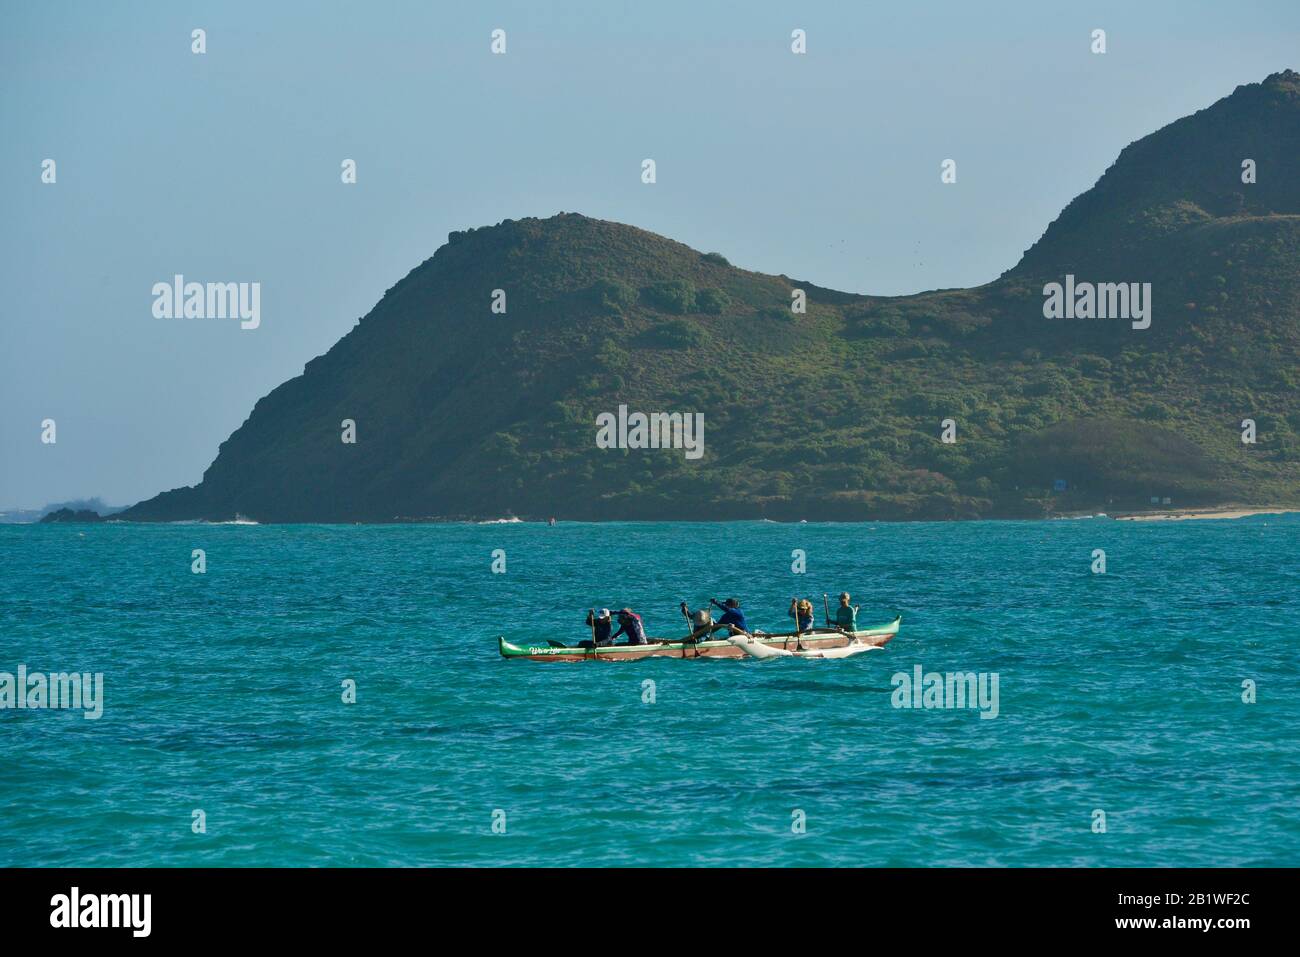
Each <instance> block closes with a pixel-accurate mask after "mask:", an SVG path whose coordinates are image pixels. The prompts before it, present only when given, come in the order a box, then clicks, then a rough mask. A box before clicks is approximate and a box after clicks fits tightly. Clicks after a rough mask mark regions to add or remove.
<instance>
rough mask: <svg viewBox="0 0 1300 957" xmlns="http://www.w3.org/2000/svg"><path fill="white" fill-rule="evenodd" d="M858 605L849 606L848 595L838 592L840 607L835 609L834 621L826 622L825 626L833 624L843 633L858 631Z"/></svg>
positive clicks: (844, 592)
mask: <svg viewBox="0 0 1300 957" xmlns="http://www.w3.org/2000/svg"><path fill="white" fill-rule="evenodd" d="M860 607H861V606H860V605H850V604H849V593H848V592H846V591H842V592H840V607H838V608H836V609H835V621H834V622H830V621H828V622H827V623H826V624H828V625H829V624H835V625H838V626H839V627H840V629H841V630H843V631H857V630H858V608H860Z"/></svg>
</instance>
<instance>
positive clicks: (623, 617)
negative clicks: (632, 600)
mask: <svg viewBox="0 0 1300 957" xmlns="http://www.w3.org/2000/svg"><path fill="white" fill-rule="evenodd" d="M619 635H627V643H628V644H629V645H645V644H649V642H648V641H647V640H646V636H645V626H644V625H643V624H642V623H641V616H640V615H638V614H637V613H636V612H634V611H633V610H632V609H631V608H620V609H619V610H618V631H616V632H614V634H612V635H611V636H610V641H613V640H614V639H615V638H617V637H618V636H619Z"/></svg>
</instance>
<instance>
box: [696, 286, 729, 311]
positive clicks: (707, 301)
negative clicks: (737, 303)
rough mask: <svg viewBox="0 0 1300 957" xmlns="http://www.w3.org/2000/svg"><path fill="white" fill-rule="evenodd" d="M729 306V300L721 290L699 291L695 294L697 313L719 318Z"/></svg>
mask: <svg viewBox="0 0 1300 957" xmlns="http://www.w3.org/2000/svg"><path fill="white" fill-rule="evenodd" d="M729 305H731V298H730V297H729V296H728V295H727V294H726V293H725V292H723V291H722V290H721V289H701V290H700V291H699V292H697V293H696V294H695V309H696V311H697V312H707V313H709V314H710V315H714V316H719V315H721V314H722V313H723V311H724V310H725V309H726V308H727V306H729Z"/></svg>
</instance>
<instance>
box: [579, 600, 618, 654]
mask: <svg viewBox="0 0 1300 957" xmlns="http://www.w3.org/2000/svg"><path fill="white" fill-rule="evenodd" d="M587 627H588V628H590V629H591V639H590V640H588V641H580V642H578V646H579V647H580V648H603V647H605V646H606V645H612V644H613V643H614V639H613V638H611V637H610V636H609V633H610V631H612V630H613V627H614V622H613V619H611V618H610V616H609V609H608V608H602V609H601V610H600V612H599V613H597V612H596V611H595V609H591V608H588V609H587Z"/></svg>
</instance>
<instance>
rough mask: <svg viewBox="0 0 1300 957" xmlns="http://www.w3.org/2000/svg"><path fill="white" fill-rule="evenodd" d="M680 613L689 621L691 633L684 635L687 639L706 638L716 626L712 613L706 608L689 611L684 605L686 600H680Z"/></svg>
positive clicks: (700, 639) (701, 639)
mask: <svg viewBox="0 0 1300 957" xmlns="http://www.w3.org/2000/svg"><path fill="white" fill-rule="evenodd" d="M682 615H683V616H684V617H685V618H686V620H687V621H689V622H690V623H691V633H690V634H689V635H687V636H686V640H687V641H703V640H706V639H707V638H708V637H709V635H711V634H713V631H714V629H715V628H716V627H717V626H716V625H715V624H714V622H713V615H712V614H710V612H709V610H708V609H707V608H700V609H697V610H695V611H691V610H690V609H689V608H688V607H686V602H682Z"/></svg>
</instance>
